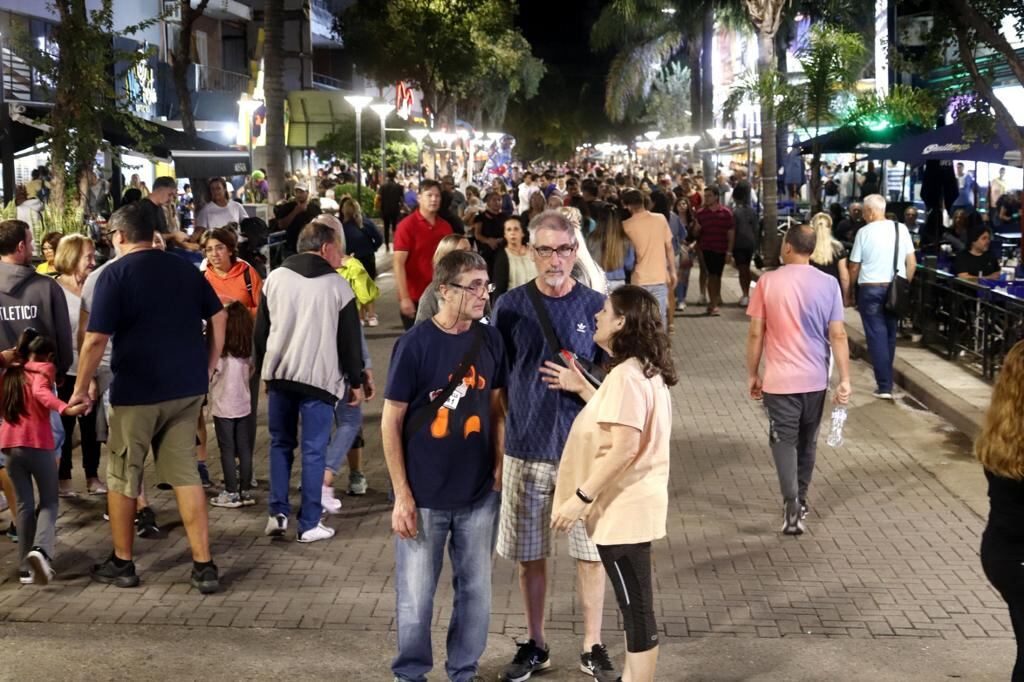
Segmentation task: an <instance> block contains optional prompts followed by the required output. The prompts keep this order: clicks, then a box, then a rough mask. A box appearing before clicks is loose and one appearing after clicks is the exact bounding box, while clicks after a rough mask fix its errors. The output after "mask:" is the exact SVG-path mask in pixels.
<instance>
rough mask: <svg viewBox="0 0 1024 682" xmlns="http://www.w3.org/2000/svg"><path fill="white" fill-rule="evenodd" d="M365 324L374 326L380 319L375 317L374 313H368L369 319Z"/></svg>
mask: <svg viewBox="0 0 1024 682" xmlns="http://www.w3.org/2000/svg"><path fill="white" fill-rule="evenodd" d="M366 324H367V326H369V327H376V326H377V325H379V324H380V320H378V319H377V316H376V315H370V319H368V320H367V321H366Z"/></svg>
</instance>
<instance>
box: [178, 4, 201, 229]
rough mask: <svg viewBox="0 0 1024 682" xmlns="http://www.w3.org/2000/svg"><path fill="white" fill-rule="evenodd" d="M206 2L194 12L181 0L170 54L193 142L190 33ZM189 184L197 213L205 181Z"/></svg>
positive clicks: (185, 123)
mask: <svg viewBox="0 0 1024 682" xmlns="http://www.w3.org/2000/svg"><path fill="white" fill-rule="evenodd" d="M209 2H210V0H202V2H200V3H199V4H198V5H197V6H196V7H195V9H193V8H192V3H191V1H190V0H180V5H181V10H180V11H181V31H179V33H178V43H177V44H176V45H175V46H174V50H173V51H172V52H171V77H172V79H173V80H174V91H175V93H176V94H177V95H178V110H179V111H180V112H181V128H182V130H184V131H185V134H186V135H188V136H189V137H191V138H192V139H195V138H196V137H198V133H197V132H196V117H195V113H194V112H193V111H192V91H191V90H189V89H188V70H189V68H190V67H191V66H192V64H193V62H192V32H193V26H194V25H195V22H196V20H197V19H199V17H201V16H203V13H204V12H205V11H206V6H207V5H208V4H209ZM189 184H190V185H192V197H193V201H194V202H195V210H196V211H197V212H198V211H199V209H201V208H202V207H203V205H204V204H205V203H206V202H207V201H208V200H209V196H208V192H207V189H206V178H189Z"/></svg>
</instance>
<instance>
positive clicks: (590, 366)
mask: <svg viewBox="0 0 1024 682" xmlns="http://www.w3.org/2000/svg"><path fill="white" fill-rule="evenodd" d="M523 286H524V287H525V288H526V296H527V297H528V298H529V299H530V303H532V304H533V310H534V312H536V313H537V321H538V322H539V323H540V328H541V329H542V330H543V331H544V338H545V340H546V341H547V345H548V350H550V351H551V353H552V354H553V355H554V356H555V358H557V360H558V362H560V363H562V364H563V365H565V366H566V367H571V366H572V364H571V362H572V361H575V362H576V364H577V365H579V367H580V370H581V371H582V372H583V377H584V378H585V379H586V380H587V381H589V382H590V384H591V385H592V386H593V387H594V388H598V387H600V386H601V382H602V381H604V377H605V372H604V370H603V369H601V368H600V367H599V366H597V364H595V363H593V362H591V361H590V360H587V359H586V358H581V357H580V356H578V355H576V354H575V353H573V352H572V351H569V350H565V349H563V348H562V344H561V343H560V342H559V341H558V335H557V334H555V328H554V327H552V326H551V318H550V317H549V316H548V309H547V308H545V307H544V301H542V300H541V298H540V289H538V288H537V282H536V281H532V282H528V283H527V284H524V285H523ZM577 286H582V285H579V284H578V285H577ZM566 356H568V357H566Z"/></svg>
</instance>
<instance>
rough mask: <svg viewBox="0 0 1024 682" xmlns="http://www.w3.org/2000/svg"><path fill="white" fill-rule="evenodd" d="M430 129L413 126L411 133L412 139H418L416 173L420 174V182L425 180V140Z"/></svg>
mask: <svg viewBox="0 0 1024 682" xmlns="http://www.w3.org/2000/svg"><path fill="white" fill-rule="evenodd" d="M429 134H430V131H429V130H427V129H426V128H411V129H410V130H409V135H410V136H411V137H412V139H414V140H416V150H417V152H418V154H417V157H416V159H417V160H416V174H417V175H418V176H420V182H423V140H425V139H426V137H427V135H429Z"/></svg>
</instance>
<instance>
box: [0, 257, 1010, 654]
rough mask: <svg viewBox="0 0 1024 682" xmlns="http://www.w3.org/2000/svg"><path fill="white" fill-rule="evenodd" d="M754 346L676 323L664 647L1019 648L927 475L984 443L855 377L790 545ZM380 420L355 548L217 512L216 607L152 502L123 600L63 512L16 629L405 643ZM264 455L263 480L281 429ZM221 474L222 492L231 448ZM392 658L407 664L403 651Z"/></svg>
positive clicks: (659, 549) (661, 592)
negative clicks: (44, 569) (800, 639)
mask: <svg viewBox="0 0 1024 682" xmlns="http://www.w3.org/2000/svg"><path fill="white" fill-rule="evenodd" d="M694 284H696V276H694ZM382 288H383V290H384V296H383V299H382V301H383V305H382V306H381V308H382V315H381V317H382V319H384V320H392V319H395V318H396V317H397V311H396V310H395V306H394V303H393V295H392V294H391V286H390V281H389V280H388V279H387V276H385V277H383V278H382ZM694 289H696V286H694ZM726 297H727V299H729V298H730V297H731V300H735V298H736V292H735V287H734V285H731V284H728V283H727V286H726ZM367 331H368V332H370V333H369V334H368V337H369V340H370V346H371V351H372V355H373V359H374V362H375V365H376V366H377V367H378V368H381V369H383V368H384V367H386V362H387V358H388V356H389V354H390V351H391V346H392V344H393V342H394V339H395V338H396V337H397V335H398V333H399V331H398V329H397V328H394V327H393V326H386V327H380V328H377V329H373V330H367ZM745 333H746V323H745V319H744V317H743V314H742V311H740V310H739V309H738V308H736V307H735V306H729V307H726V308H724V314H723V316H722V317H720V318H716V319H711V318H704V317H696V316H691V315H689V314H688V315H687V316H685V317H683V318H681V319H679V320H677V324H676V336H675V351H676V357H677V360H678V362H679V366H680V368H681V370H682V372H681V373H682V380H681V382H680V384H679V385H678V386H677V387H676V388H675V389H674V390H673V396H674V401H675V403H674V410H675V423H674V430H673V448H672V453H673V454H672V457H673V460H672V467H673V469H672V484H671V486H672V488H671V505H670V518H669V526H668V529H669V538H668V539H667V540H666V541H662V542H658V543H656V544H655V558H656V573H657V584H656V595H657V599H658V617H659V623H660V625H661V627H662V628H663V630H664V633H665V635H667V636H668V638H670V639H671V638H680V637H704V636H737V637H763V638H776V637H784V636H789V635H795V634H802V635H803V636H807V635H812V636H827V637H838V638H899V637H907V638H944V639H952V640H962V639H965V638H1007V637H1012V634H1011V633H1010V632H1009V630H1008V625H1007V618H1006V615H1005V612H1004V608H1005V607H1004V606H1003V604H1002V602H1001V601H1000V599H999V598H998V596H997V595H996V594H995V593H994V592H993V591H992V590H991V589H990V588H989V586H988V584H987V582H986V581H985V579H984V576H983V575H982V574H981V570H980V567H979V562H978V556H977V546H978V538H979V536H980V532H981V529H982V527H983V520H982V519H981V518H980V517H979V516H977V515H976V514H975V513H973V512H972V511H970V510H969V509H968V507H967V506H966V505H965V504H964V503H963V502H961V501H960V499H959V498H958V497H957V494H956V492H955V491H951V490H949V489H947V488H945V487H943V486H942V485H941V484H940V483H939V482H938V480H937V479H936V478H935V477H934V476H933V475H932V473H930V471H929V470H928V468H927V466H926V464H923V463H922V461H923V460H922V453H926V452H927V453H932V455H934V456H938V457H940V459H941V457H947V456H948V457H951V458H955V459H959V460H960V461H961V462H962V461H963V460H964V458H966V457H967V444H966V443H965V441H964V440H963V439H962V438H958V437H957V436H956V434H952V433H950V430H949V428H948V426H947V425H945V424H944V423H943V422H941V421H940V420H938V419H937V418H936V417H934V415H931V414H930V413H926V412H923V411H920V410H918V409H915V408H914V407H913V406H911V405H906V404H901V403H897V404H895V405H893V404H891V403H880V402H873V401H872V400H871V398H870V395H869V394H870V388H871V383H870V379H869V369H868V368H867V367H866V366H865V365H863V364H858V365H857V367H856V370H855V383H854V388H855V391H856V392H857V395H856V396H855V401H854V408H853V409H852V411H851V417H850V421H849V422H848V429H847V438H848V441H847V444H846V445H845V446H844V447H842V448H839V449H836V450H832V449H830V448H827V447H826V446H825V445H824V443H823V442H822V447H821V449H820V450H819V460H818V470H817V474H816V477H815V481H814V484H813V486H812V490H811V498H810V504H811V507H812V514H811V516H810V517H809V519H808V525H809V531H810V532H809V533H808V534H807V535H804V536H803V537H800V538H786V537H782V536H780V534H779V533H778V529H779V527H780V525H781V508H780V501H779V499H778V493H777V480H776V476H775V471H774V467H773V465H772V461H771V456H770V454H769V452H768V449H767V437H766V433H765V429H766V424H765V419H764V415H763V412H762V410H761V408H760V407H759V406H758V405H756V404H753V403H751V402H750V401H748V400H747V399H746V397H745V395H744V390H745V386H744V369H743V364H742V363H743V349H744V343H745ZM379 382H380V383H383V371H381V372H380V374H379ZM380 405H381V402H380V399H379V398H378V399H377V400H375V401H374V402H373V403H371V404H370V405H369V407H368V409H367V423H368V424H369V427H368V428H367V432H366V436H367V442H368V449H367V456H366V462H367V465H366V471H367V476H368V478H369V480H370V484H371V490H370V493H369V494H368V495H366V496H365V497H362V498H352V497H346V498H345V508H344V510H343V513H342V514H341V515H340V516H339V517H335V518H333V519H331V520H330V524H331V525H333V526H334V527H336V528H337V529H338V535H337V536H336V537H335V538H334V539H333V540H331V541H328V542H321V543H316V544H314V545H299V544H297V543H295V542H294V541H293V540H291V539H288V540H271V539H269V538H266V537H264V536H263V534H262V530H263V526H264V522H265V507H264V506H263V505H262V502H263V501H264V496H265V492H264V493H261V494H260V495H259V498H260V500H261V504H260V505H258V506H256V507H253V508H247V509H243V510H227V509H215V508H214V509H211V511H210V519H211V537H212V541H213V550H214V557H215V559H216V561H217V563H218V564H219V566H220V568H221V571H222V575H223V578H224V581H225V583H226V585H227V589H226V590H225V591H224V592H223V593H221V594H217V595H212V596H208V597H201V596H200V595H198V593H196V592H195V591H194V590H192V589H191V588H190V587H189V586H188V582H187V579H188V570H189V558H190V557H189V553H188V546H187V543H186V540H185V537H184V532H183V530H182V528H181V526H180V521H179V520H178V517H177V513H176V510H175V507H174V502H173V497H172V495H171V493H166V492H156V491H154V494H153V500H154V506H155V507H156V509H157V513H158V517H159V520H160V521H161V525H162V526H163V527H164V528H165V529H166V530H167V531H168V532H167V537H165V538H162V539H157V540H139V541H138V542H137V545H136V547H137V563H138V568H139V571H140V574H141V576H142V580H143V582H142V586H141V587H140V588H138V589H134V590H119V589H117V588H113V587H107V586H101V585H97V584H93V583H91V582H90V581H89V579H88V576H87V569H88V565H89V564H90V563H91V562H93V561H96V560H99V559H100V558H102V557H103V556H104V555H105V554H106V553H107V552H109V547H110V540H109V535H108V530H107V527H106V524H105V522H104V521H103V520H102V517H101V514H102V512H103V507H102V498H95V497H88V498H87V497H83V498H80V499H77V500H72V501H69V502H67V503H65V501H63V500H62V511H63V515H62V516H61V518H60V521H59V536H58V548H57V561H56V569H57V571H58V576H59V581H58V582H57V583H56V584H55V585H54V586H51V587H47V588H39V587H34V586H20V585H19V584H18V582H17V579H16V577H15V557H16V548H15V546H14V545H7V544H6V541H2V540H0V543H4V544H0V547H3V549H2V550H0V561H2V567H0V568H2V571H0V579H2V581H0V619H4V620H6V621H8V622H21V621H33V622H44V623H83V624H87V623H97V624H99V623H104V624H136V623H142V624H150V625H179V626H181V625H184V626H211V627H229V626H230V627H264V628H312V629H346V630H357V631H369V632H375V633H382V634H383V633H388V632H389V631H391V630H392V629H393V625H394V593H393V586H392V583H391V572H392V566H393V554H392V539H391V534H390V530H389V529H390V510H389V505H388V503H387V499H386V495H385V492H384V488H385V482H386V472H385V471H384V467H383V462H382V456H381V451H380V435H379V429H378V428H377V427H376V423H377V420H378V418H379V414H380ZM209 431H210V437H211V443H212V442H213V430H212V428H211V429H210V430H209ZM258 446H259V447H258V452H259V453H260V454H259V455H258V457H257V472H258V474H259V475H260V477H261V479H262V478H265V476H266V451H267V441H266V431H265V429H264V428H261V430H260V440H259V443H258ZM935 453H939V454H938V455H935ZM210 459H211V470H212V471H213V472H214V476H215V477H219V464H217V463H216V461H215V460H216V446H215V445H213V446H212V447H211V458H210ZM104 462H105V459H104ZM971 471H973V469H972V470H971ZM78 473H80V472H76V475H78ZM343 478H344V476H343ZM293 480H295V481H297V476H296V477H295V479H293ZM80 487H84V486H81V484H80ZM263 491H265V486H264V487H263ZM552 575H553V588H552V589H551V599H550V608H549V613H548V617H549V621H548V623H549V628H550V629H551V630H552V633H553V635H556V636H557V635H562V636H564V635H567V634H570V633H572V632H573V631H575V632H581V616H580V614H579V613H578V611H577V610H576V608H575V606H574V604H573V600H572V594H573V575H574V571H573V566H572V564H571V562H570V561H569V559H568V556H567V554H566V552H565V546H564V541H563V542H562V543H561V545H560V547H559V555H558V556H557V557H556V558H555V560H554V562H553V569H552ZM449 585H450V579H449V577H448V574H447V571H446V572H445V575H443V576H442V578H441V588H440V589H439V591H438V599H437V607H436V613H437V616H436V623H435V624H436V626H437V627H438V628H443V627H444V626H445V625H446V624H447V619H448V617H449V616H450V610H451V609H450V603H451V590H450V587H449ZM606 613H607V616H608V617H607V618H606V630H607V632H608V634H607V635H606V638H607V639H609V641H613V642H615V641H618V637H615V636H613V635H612V634H611V633H612V631H613V630H614V629H615V628H616V627H617V615H616V609H615V607H614V600H613V598H612V596H611V592H610V590H609V592H608V597H607V600H606ZM491 630H492V632H493V633H495V634H503V635H507V636H515V635H520V634H521V633H522V632H523V630H524V624H523V616H522V614H521V601H520V597H519V594H518V587H517V583H516V578H515V569H514V567H513V566H512V565H511V564H509V563H508V562H506V561H504V560H502V559H497V560H496V563H495V570H494V601H493V618H492V623H491ZM379 641H380V642H381V645H382V646H386V647H392V646H393V637H392V636H391V635H388V636H387V639H386V641H385V640H383V639H382V640H379ZM620 648H621V647H620ZM495 650H497V651H499V652H500V651H503V650H507V651H508V653H509V655H510V654H511V645H510V643H509V641H508V639H507V637H493V638H492V640H491V646H490V648H489V655H492V656H493V652H494V651H495ZM501 656H502V657H504V654H501Z"/></svg>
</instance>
